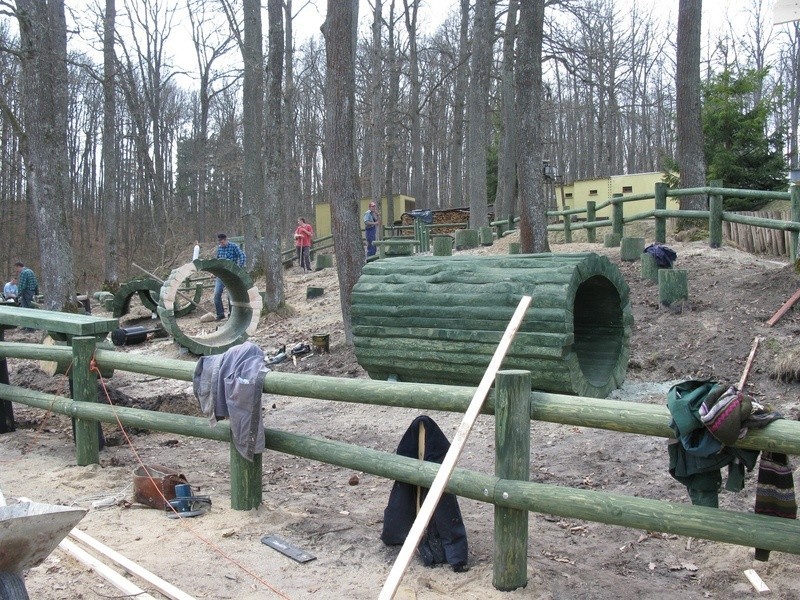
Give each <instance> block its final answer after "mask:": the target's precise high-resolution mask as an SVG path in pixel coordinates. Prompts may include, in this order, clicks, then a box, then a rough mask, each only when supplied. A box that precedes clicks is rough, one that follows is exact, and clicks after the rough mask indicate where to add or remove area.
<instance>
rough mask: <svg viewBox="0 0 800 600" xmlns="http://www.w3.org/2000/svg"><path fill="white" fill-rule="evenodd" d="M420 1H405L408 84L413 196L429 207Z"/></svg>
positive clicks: (423, 205)
mask: <svg viewBox="0 0 800 600" xmlns="http://www.w3.org/2000/svg"><path fill="white" fill-rule="evenodd" d="M419 1H420V0H410V2H409V0H403V6H404V8H405V13H404V14H405V21H406V33H408V83H409V88H410V89H409V92H410V95H409V99H408V112H409V117H410V119H409V127H410V130H411V131H410V132H411V186H410V192H411V195H412V196H414V197H415V198H416V199H417V205H418V206H422V207H425V206H427V205H428V204H427V202H428V199H427V198H424V190H423V187H422V134H421V132H420V127H421V124H420V105H419V102H420V100H419V98H420V81H419V52H418V49H417V16H418V14H419Z"/></svg>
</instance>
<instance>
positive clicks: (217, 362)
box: [192, 342, 269, 461]
mask: <svg viewBox="0 0 800 600" xmlns="http://www.w3.org/2000/svg"><path fill="white" fill-rule="evenodd" d="M268 372H269V369H267V368H265V367H264V352H262V350H261V348H259V347H258V346H256V345H255V344H253V343H252V342H245V343H244V344H240V345H238V346H234V347H233V348H231V349H229V350H228V351H226V352H225V353H224V354H217V355H214V356H203V357H201V358H200V360H198V361H197V366H196V367H195V370H194V377H193V378H192V382H193V389H194V395H195V397H196V398H197V399H198V400H199V402H200V409H201V410H202V411H203V414H204V415H206V416H207V417H208V418H209V421H210V423H211V425H212V426H213V425H214V424H216V422H217V419H220V418H226V417H227V418H229V419H230V422H231V436H232V437H233V443H234V445H235V446H236V450H238V452H239V454H241V455H242V456H243V457H244V458H246V459H247V460H250V461H252V460H253V456H254V455H255V454H261V453H262V452H263V451H264V423H263V421H262V420H261V393H262V389H263V386H264V377H265V376H266V374H267V373H268Z"/></svg>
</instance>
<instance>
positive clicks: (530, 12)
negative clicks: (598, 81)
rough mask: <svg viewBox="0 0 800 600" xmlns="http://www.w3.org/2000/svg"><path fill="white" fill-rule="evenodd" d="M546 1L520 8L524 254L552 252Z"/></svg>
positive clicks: (520, 170)
mask: <svg viewBox="0 0 800 600" xmlns="http://www.w3.org/2000/svg"><path fill="white" fill-rule="evenodd" d="M544 3H545V0H530V2H523V3H521V4H520V9H519V34H518V40H519V50H518V53H517V64H516V79H517V111H518V114H519V120H518V122H519V137H518V138H517V143H518V147H517V161H518V162H517V169H518V179H519V198H520V244H521V249H522V252H523V253H531V252H549V251H550V245H549V243H548V241H547V206H546V203H545V198H544V194H543V181H542V156H543V149H542V130H541V125H540V123H541V106H542V30H543V28H544Z"/></svg>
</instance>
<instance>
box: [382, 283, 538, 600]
mask: <svg viewBox="0 0 800 600" xmlns="http://www.w3.org/2000/svg"><path fill="white" fill-rule="evenodd" d="M531 300H532V298H531V297H530V296H523V297H522V298H521V299H520V301H519V304H518V305H517V309H516V310H515V311H514V314H513V315H512V317H511V321H509V323H508V327H506V330H505V333H503V337H502V338H501V339H500V343H499V344H498V345H497V349H496V350H495V352H494V355H493V356H492V360H491V361H490V362H489V367H488V368H487V369H486V372H485V373H484V374H483V378H482V379H481V382H480V384H479V385H478V388H477V389H476V390H475V394H473V396H472V400H470V403H469V407H468V408H467V412H466V413H464V418H463V419H462V420H461V424H460V425H459V426H458V429H457V430H456V433H455V435H454V436H453V443H452V444H450V449H449V450H448V451H447V454H445V457H444V460H442V466H441V467H439V470H438V471H437V472H436V477H434V479H433V483H432V484H431V487H430V489H429V490H428V495H427V496H425V502H424V503H423V504H422V508H421V509H420V511H419V514H417V518H416V519H415V520H414V523H413V524H412V525H411V530H410V531H409V532H408V535H407V536H406V541H405V542H403V546H402V547H401V548H400V553H399V554H398V555H397V559H396V560H395V562H394V565H393V566H392V570H391V571H390V572H389V576H388V577H387V578H386V581H385V582H384V584H383V588H381V593H380V595H379V596H378V598H379V599H380V600H391V598H393V597H394V594H395V592H396V591H397V586H399V585H400V580H401V579H402V577H403V574H404V573H405V572H406V569H407V568H408V563H410V562H411V557H412V556H413V555H414V552H415V551H416V549H417V546H418V545H419V541H420V539H422V534H423V533H424V532H425V528H426V527H427V526H428V523H430V520H431V517H432V516H433V511H434V510H435V509H436V506H437V505H438V504H439V499H440V498H441V497H442V494H443V493H444V488H445V486H446V485H447V481H448V480H449V479H450V476H451V475H452V474H453V470H454V469H455V468H456V462H458V459H459V457H460V456H461V453H462V452H463V450H464V445H465V444H466V443H467V437H468V436H469V433H470V431H472V427H473V426H474V425H475V421H476V420H477V419H478V416H479V415H480V412H481V407H482V406H483V402H484V400H485V399H486V394H488V393H489V388H491V387H492V383H493V382H494V378H495V375H496V374H497V372H498V371H499V370H500V365H501V364H502V362H503V359H504V358H505V356H506V352H508V349H509V347H510V346H511V342H512V341H513V340H514V336H515V335H516V333H517V330H518V329H519V326H520V325H521V324H522V319H523V318H524V317H525V312H526V311H527V310H528V307H529V306H530V304H531Z"/></svg>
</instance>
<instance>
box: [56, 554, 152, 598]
mask: <svg viewBox="0 0 800 600" xmlns="http://www.w3.org/2000/svg"><path fill="white" fill-rule="evenodd" d="M58 547H59V548H61V550H63V551H64V552H66V553H67V554H69V555H71V556H72V557H73V558H74V559H76V560H77V561H78V562H80V563H81V564H83V565H86V566H87V567H89V568H90V569H92V570H93V571H94V572H95V573H97V574H98V575H100V577H102V578H103V579H105V580H106V581H108V582H109V583H110V584H111V585H113V586H114V587H115V588H117V589H118V590H120V591H121V592H124V593H125V594H126V595H127V596H132V597H135V598H137V599H138V600H156V599H155V598H154V597H153V596H151V595H150V594H147V593H145V591H144V590H143V589H142V588H140V587H139V586H137V585H136V584H134V583H132V582H131V581H128V580H127V579H125V577H123V576H122V575H120V574H119V573H117V572H116V571H115V570H114V569H112V568H111V567H109V566H108V565H105V564H103V563H102V562H100V561H99V560H97V559H96V558H95V557H94V556H92V555H91V554H89V553H88V552H86V550H83V549H82V548H79V547H78V546H77V545H76V544H74V543H73V542H71V541H69V540H61V543H60V544H59V545H58Z"/></svg>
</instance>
